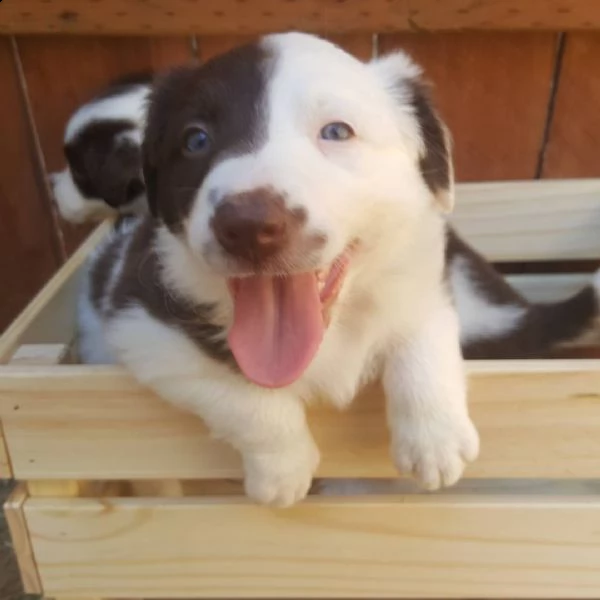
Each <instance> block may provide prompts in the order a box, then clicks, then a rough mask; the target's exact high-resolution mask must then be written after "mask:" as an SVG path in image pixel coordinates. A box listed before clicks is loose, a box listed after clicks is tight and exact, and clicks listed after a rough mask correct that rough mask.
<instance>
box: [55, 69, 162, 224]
mask: <svg viewBox="0 0 600 600" xmlns="http://www.w3.org/2000/svg"><path fill="white" fill-rule="evenodd" d="M151 81H152V76H151V75H139V76H137V75H136V76H130V77H128V78H127V79H121V80H120V81H118V82H115V83H114V84H113V85H111V86H110V87H108V88H107V89H106V90H104V91H103V92H102V93H101V94H100V95H98V96H96V97H95V98H94V99H93V100H91V101H90V102H88V103H86V104H84V105H83V106H81V107H79V108H78V109H77V110H76V111H75V113H73V115H72V116H71V118H70V119H69V122H68V123H67V127H66V129H65V137H64V154H65V158H66V160H67V167H66V168H65V169H64V170H63V171H61V172H60V173H54V174H52V175H51V176H50V181H51V184H52V188H53V192H54V197H55V201H56V204H57V206H58V210H59V212H60V214H61V216H62V217H63V218H64V219H66V220H67V221H71V222H73V223H82V222H86V221H91V220H98V219H101V218H104V217H106V216H109V215H111V214H114V213H121V214H125V213H139V212H145V211H146V200H145V186H144V183H143V176H142V159H141V142H142V132H143V126H144V119H145V114H146V102H147V98H148V94H149V92H150V85H151Z"/></svg>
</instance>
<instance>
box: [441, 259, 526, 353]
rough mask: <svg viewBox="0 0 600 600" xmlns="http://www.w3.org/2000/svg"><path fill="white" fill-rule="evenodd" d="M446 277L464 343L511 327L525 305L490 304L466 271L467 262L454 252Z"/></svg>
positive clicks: (505, 330)
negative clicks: (448, 278) (448, 276)
mask: <svg viewBox="0 0 600 600" xmlns="http://www.w3.org/2000/svg"><path fill="white" fill-rule="evenodd" d="M450 281H451V285H452V293H453V296H454V302H455V304H456V309H457V310H458V314H459V319H460V339H461V342H462V343H463V344H467V343H470V342H473V341H477V340H480V339H486V338H490V337H497V336H500V335H503V334H508V333H510V332H511V331H514V330H515V329H517V328H518V327H519V325H520V324H521V321H522V319H523V318H524V317H525V316H526V314H527V309H525V308H523V307H521V306H515V305H513V304H505V305H502V304H493V303H491V302H490V301H489V300H487V298H485V297H484V296H483V294H482V293H481V291H480V290H479V289H478V288H477V283H476V282H475V281H473V279H472V277H471V276H470V274H469V263H468V262H467V260H466V259H465V258H464V257H462V256H458V257H456V258H455V259H454V260H453V261H452V264H451V265H450Z"/></svg>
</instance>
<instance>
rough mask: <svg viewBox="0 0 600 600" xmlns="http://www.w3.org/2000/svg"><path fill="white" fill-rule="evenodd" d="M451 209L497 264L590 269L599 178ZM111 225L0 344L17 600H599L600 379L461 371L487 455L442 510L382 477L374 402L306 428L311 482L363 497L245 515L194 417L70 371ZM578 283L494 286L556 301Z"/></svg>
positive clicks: (370, 394)
mask: <svg viewBox="0 0 600 600" xmlns="http://www.w3.org/2000/svg"><path fill="white" fill-rule="evenodd" d="M457 206H458V209H457V212H456V214H455V216H454V217H453V218H454V221H455V222H456V225H457V227H458V229H459V230H460V231H461V232H462V233H463V234H464V235H465V236H466V237H467V238H468V239H469V240H470V241H471V242H472V243H474V244H475V245H476V246H477V247H478V248H479V249H480V250H482V251H483V252H484V253H485V254H486V255H487V256H488V257H489V258H491V259H493V260H497V261H510V262H516V261H526V262H531V261H538V260H547V259H554V260H560V261H565V260H577V261H584V260H588V259H598V258H600V180H577V181H574V180H573V181H553V182H514V183H511V182H509V183H490V184H463V185H460V186H459V187H458V202H457ZM108 227H110V225H109V224H104V225H102V226H101V227H100V228H99V229H98V230H96V231H95V232H94V233H93V234H92V236H91V237H90V238H89V239H88V240H87V242H86V243H85V244H84V245H83V246H82V247H81V248H80V250H79V251H78V252H77V253H76V254H75V255H74V256H73V257H72V258H71V259H70V261H69V262H68V263H67V264H66V265H65V267H64V268H63V269H62V270H61V271H60V272H59V273H58V274H57V275H56V276H55V277H54V279H52V280H51V281H50V283H49V284H48V285H47V286H46V288H45V289H44V290H43V291H42V292H41V293H40V294H39V295H38V297H37V298H36V299H35V300H34V301H33V302H32V303H31V304H30V305H29V306H28V307H27V309H26V310H25V311H24V312H23V314H22V315H21V316H20V317H19V318H18V319H17V320H16V321H15V323H14V324H13V326H12V327H11V328H10V329H9V330H8V331H7V332H6V334H5V335H4V336H3V337H2V338H1V339H0V362H1V363H3V364H2V366H0V423H1V426H2V429H1V430H2V432H3V440H4V444H3V445H2V444H0V469H1V470H2V474H3V475H5V476H6V474H7V473H10V474H12V475H13V476H14V477H15V478H16V479H18V480H19V481H20V482H21V484H20V485H19V486H18V487H17V490H16V491H15V493H14V494H13V496H12V497H11V499H10V500H9V502H8V503H7V507H6V509H7V514H8V517H9V523H10V526H11V530H12V534H13V538H14V542H15V547H16V550H17V553H18V557H19V561H20V567H21V572H22V576H23V580H24V583H25V586H26V588H27V590H28V591H29V592H38V593H39V592H43V593H45V594H47V595H49V596H53V597H60V596H64V597H68V598H71V597H73V598H74V597H78V598H81V597H84V598H88V597H89V598H94V597H95V598H97V597H105V598H165V597H170V598H175V597H177V598H184V597H186V598H209V597H211V598H212V597H229V598H231V597H240V598H251V597H262V598H267V597H278V598H281V597H286V598H309V597H321V598H323V597H353V598H359V597H361V598H374V597H379V598H383V597H396V598H398V597H407V598H417V597H428V598H433V597H436V598H454V597H456V598H478V597H486V598H500V597H503V598H508V597H514V598H551V597H552V598H554V597H556V598H558V597H562V598H564V597H569V598H597V597H599V596H600V535H599V534H598V532H599V531H600V496H599V495H598V494H599V493H600V483H598V481H597V480H598V477H599V475H600V360H592V359H589V360H583V359H578V360H573V359H571V360H552V361H550V360H548V361H543V360H542V361H499V362H498V361H493V362H492V361H490V362H479V363H472V364H469V374H470V375H469V376H470V402H471V405H472V414H473V417H474V420H475V422H476V424H477V426H478V428H479V431H480V433H481V439H482V454H481V457H480V459H479V460H478V461H477V462H476V463H475V464H473V465H472V466H471V467H470V468H469V469H468V470H467V472H466V479H465V480H464V481H463V482H462V483H461V484H460V485H459V486H458V487H457V488H455V489H453V490H450V491H447V492H444V493H438V494H419V493H417V492H416V491H415V490H414V488H413V486H412V485H411V483H410V482H406V481H400V482H397V481H395V479H393V478H395V473H394V470H393V468H392V464H391V461H390V460H389V458H388V453H387V434H386V428H385V423H384V415H383V406H384V403H383V399H382V394H381V391H380V389H379V387H378V386H376V385H375V386H372V387H371V388H369V389H367V390H365V391H364V392H363V393H362V394H361V396H360V398H358V399H357V401H356V403H355V406H354V407H353V408H352V409H351V410H349V411H347V412H344V413H338V412H335V411H333V410H329V409H326V408H321V409H314V410H311V411H310V415H309V416H310V424H311V428H312V431H313V433H314V435H315V437H316V439H317V442H318V444H319V446H320V448H321V450H322V454H323V462H322V465H321V468H320V471H319V477H321V478H346V479H350V480H353V479H361V480H363V483H365V481H366V480H369V482H370V486H369V490H370V493H366V492H367V491H369V490H366V491H365V494H364V495H362V496H360V497H359V496H354V495H352V494H351V493H350V494H342V493H340V495H339V496H337V497H332V496H324V495H323V494H319V493H318V489H319V486H318V485H317V486H316V492H315V493H314V494H313V495H311V497H310V498H309V499H308V500H307V501H305V502H304V503H302V504H300V505H299V506H296V507H294V508H291V509H286V510H275V509H269V508H265V507H260V506H255V505H253V504H251V503H249V502H248V501H246V500H245V499H244V498H243V497H241V495H240V490H241V487H240V485H239V478H240V477H241V468H240V463H239V460H238V457H237V456H236V454H235V453H234V452H233V451H232V450H231V449H229V448H228V447H225V446H223V445H222V444H221V443H219V442H217V441H214V440H212V439H211V438H210V437H209V436H208V434H207V431H206V429H205V428H204V426H203V425H202V423H201V422H200V420H198V419H196V418H195V417H192V416H190V415H188V414H185V413H181V412H178V411H177V410H176V409H174V408H172V407H171V406H169V405H168V404H166V403H164V402H163V401H161V400H160V399H159V398H157V397H155V396H154V395H152V394H151V393H149V392H148V391H146V390H144V389H143V388H141V387H140V386H139V385H138V384H137V383H136V382H134V381H133V380H132V378H131V377H129V376H128V375H127V374H126V373H125V372H124V371H123V370H121V369H120V368H117V367H108V366H107V367H102V366H100V367H99V366H93V367H92V366H81V365H77V364H69V363H70V362H72V360H71V353H70V351H69V349H70V347H71V344H72V342H73V337H74V331H75V324H74V311H75V300H76V291H77V285H78V281H79V278H80V275H81V268H82V264H83V262H84V260H85V257H86V256H87V254H88V253H89V252H90V250H91V249H92V248H93V247H94V246H95V245H96V244H97V243H98V241H99V240H100V239H101V238H102V236H103V235H104V234H105V233H106V231H107V228H108ZM540 270H541V269H540ZM588 278H589V274H585V273H581V274H577V273H570V274H568V275H560V274H528V275H515V276H512V278H511V279H512V281H513V283H514V284H515V285H517V286H518V287H519V288H521V289H522V290H523V291H524V293H526V294H527V295H529V296H530V297H533V298H535V299H537V300H552V299H558V298H560V297H563V296H566V295H568V294H569V293H571V292H572V291H575V290H576V289H578V288H579V287H580V286H581V285H583V283H584V282H585V281H586V280H587V279H588ZM350 483H352V481H350V482H348V484H350ZM348 489H349V490H352V488H351V487H349V488H348Z"/></svg>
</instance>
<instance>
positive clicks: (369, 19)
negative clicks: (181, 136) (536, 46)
mask: <svg viewBox="0 0 600 600" xmlns="http://www.w3.org/2000/svg"><path fill="white" fill-rule="evenodd" d="M599 27H600V7H599V6H598V4H597V3H596V2H594V1H593V0H527V2H523V0H480V1H476V2H474V1H473V0H342V1H340V0H296V1H292V2H289V1H288V2H285V3H284V2H280V1H279V0H260V1H258V2H248V1H245V0H241V1H240V0H168V1H167V0H102V1H96V2H93V1H92V2H85V3H83V2H80V1H79V0H19V1H18V2H16V1H15V0H13V1H12V2H6V3H5V5H4V6H3V7H2V10H0V33H23V32H26V33H48V32H52V33H78V34H81V33H85V34H98V33H119V34H145V35H157V34H164V33H199V34H248V33H257V32H265V31H275V30H285V29H299V30H305V31H319V32H323V31H332V32H333V31H335V32H340V33H341V32H345V33H350V32H357V31H362V32H364V31H382V32H384V31H385V32H389V31H422V30H442V29H450V30H461V29H484V30H490V29H520V30H531V29H534V30H548V29H553V30H564V29H598V28H599Z"/></svg>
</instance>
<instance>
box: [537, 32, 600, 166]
mask: <svg viewBox="0 0 600 600" xmlns="http://www.w3.org/2000/svg"><path fill="white" fill-rule="evenodd" d="M598 64H600V35H598V34H592V33H573V34H568V35H567V36H566V42H565V50H564V55H563V60H562V68H561V72H560V79H559V86H558V89H557V92H556V104H555V110H554V117H553V120H552V127H551V129H550V136H549V140H548V146H547V149H546V159H545V162H544V167H543V176H544V177H595V176H598V175H600V160H598V140H599V139H600V114H599V113H598V110H597V109H596V107H597V106H598V104H599V103H600V79H599V78H598V77H597V76H596V72H597V69H598Z"/></svg>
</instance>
